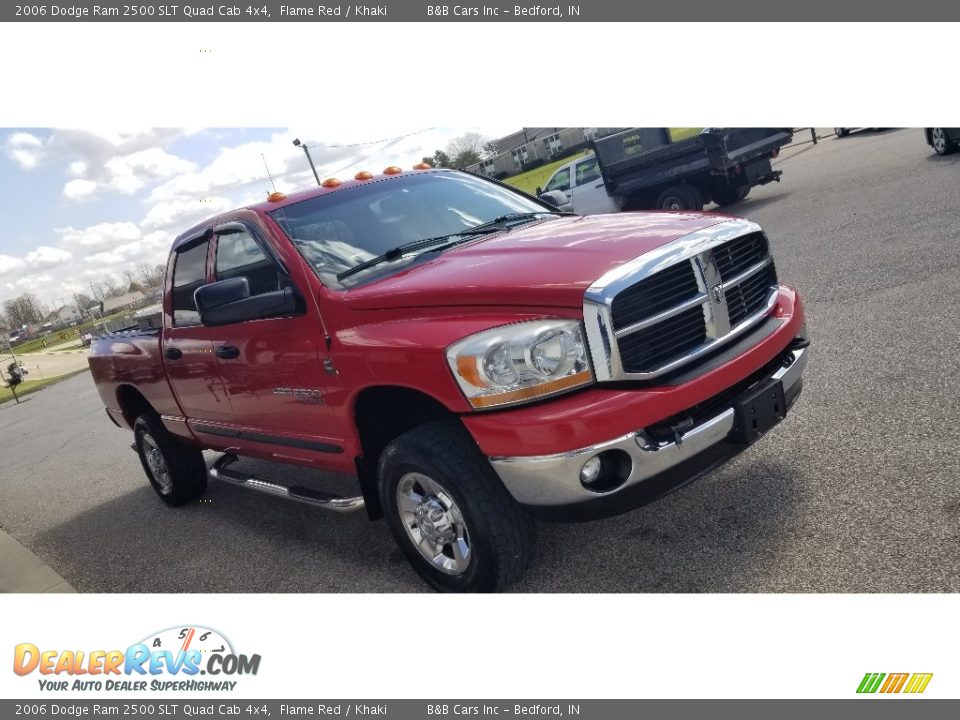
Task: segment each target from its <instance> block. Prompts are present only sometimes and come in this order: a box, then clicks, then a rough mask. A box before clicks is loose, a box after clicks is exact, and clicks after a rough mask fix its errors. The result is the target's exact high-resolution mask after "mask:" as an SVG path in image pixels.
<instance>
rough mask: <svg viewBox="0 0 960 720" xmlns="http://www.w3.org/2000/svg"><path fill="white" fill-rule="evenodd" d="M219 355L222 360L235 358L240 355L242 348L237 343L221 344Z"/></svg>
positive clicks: (218, 349) (218, 350)
mask: <svg viewBox="0 0 960 720" xmlns="http://www.w3.org/2000/svg"><path fill="white" fill-rule="evenodd" d="M217 357H218V358H220V359H221V360H233V359H235V358H238V357H240V348H238V347H236V346H235V345H221V346H220V347H218V348H217Z"/></svg>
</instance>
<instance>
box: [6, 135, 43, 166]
mask: <svg viewBox="0 0 960 720" xmlns="http://www.w3.org/2000/svg"><path fill="white" fill-rule="evenodd" d="M6 151H7V155H9V156H10V157H11V158H13V160H14V162H16V163H17V164H18V165H19V166H20V167H21V168H23V169H24V170H32V169H33V168H35V167H36V166H37V164H38V163H39V162H40V158H41V157H42V156H43V140H41V139H40V138H38V137H37V136H36V135H32V134H31V133H27V132H16V133H12V134H11V135H10V136H9V137H8V138H7V142H6Z"/></svg>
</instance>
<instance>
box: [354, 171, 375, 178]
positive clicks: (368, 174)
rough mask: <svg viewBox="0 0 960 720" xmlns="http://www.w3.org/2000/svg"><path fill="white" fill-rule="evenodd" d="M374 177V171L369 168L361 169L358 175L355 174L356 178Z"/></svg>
mask: <svg viewBox="0 0 960 720" xmlns="http://www.w3.org/2000/svg"><path fill="white" fill-rule="evenodd" d="M372 177H373V173H372V172H370V171H369V170H361V171H360V172H358V173H357V174H356V175H354V176H353V179H354V180H370V179H371V178H372Z"/></svg>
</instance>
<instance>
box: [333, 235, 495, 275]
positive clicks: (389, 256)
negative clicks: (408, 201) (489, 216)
mask: <svg viewBox="0 0 960 720" xmlns="http://www.w3.org/2000/svg"><path fill="white" fill-rule="evenodd" d="M488 225H489V223H485V224H484V225H477V226H476V227H472V228H468V229H466V230H463V231H461V232H456V233H449V234H447V235H438V236H437V237H431V238H424V239H423V240H414V241H413V242H408V243H406V244H405V245H398V246H397V247H395V248H390V249H389V250H387V251H386V252H385V253H383V255H377V257H375V258H370V259H369V260H364V261H363V262H362V263H360V264H359V265H354V266H353V267H352V268H350V269H349V270H344V271H343V272H342V273H338V274H337V280H343V279H344V278H348V277H350V276H351V275H354V274H355V273H358V272H361V271H362V270H366V269H367V268H372V267H374V266H375V265H379V264H380V263H385V262H392V261H393V260H399V259H400V258H401V257H403V256H404V255H406V254H407V253H411V252H413V251H414V250H421V249H425V248H429V247H432V246H433V245H440V244H445V245H452V244H455V243H448V241H449V240H450V238H459V237H462V238H466V237H469V236H471V235H488V234H489V233H495V232H500V230H501V229H502V228H498V227H488Z"/></svg>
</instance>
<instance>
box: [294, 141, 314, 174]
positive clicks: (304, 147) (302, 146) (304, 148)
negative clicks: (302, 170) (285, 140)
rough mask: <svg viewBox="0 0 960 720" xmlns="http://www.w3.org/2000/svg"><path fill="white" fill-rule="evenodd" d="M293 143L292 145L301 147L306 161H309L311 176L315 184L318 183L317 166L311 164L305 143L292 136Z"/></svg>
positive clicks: (311, 160)
mask: <svg viewBox="0 0 960 720" xmlns="http://www.w3.org/2000/svg"><path fill="white" fill-rule="evenodd" d="M293 145H294V147H298V148H303V152H305V153H306V155H307V162H308V163H310V169H311V170H313V177H314V179H315V180H316V181H317V185H319V184H320V176H319V175H317V168H316V167H315V166H314V164H313V158H312V157H310V148H308V147H307V146H306V145H305V144H303V143H302V142H300V138H294V140H293Z"/></svg>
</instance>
